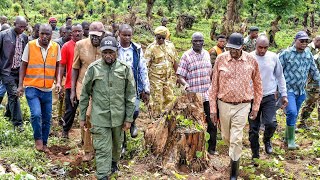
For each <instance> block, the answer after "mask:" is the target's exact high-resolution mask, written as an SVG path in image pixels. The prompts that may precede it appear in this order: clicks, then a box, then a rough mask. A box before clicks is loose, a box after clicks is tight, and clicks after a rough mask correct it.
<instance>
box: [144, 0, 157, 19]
mask: <svg viewBox="0 0 320 180" xmlns="http://www.w3.org/2000/svg"><path fill="white" fill-rule="evenodd" d="M155 2H156V0H147V12H146V16H147V18H148V19H151V16H152V8H153V5H154V3H155Z"/></svg>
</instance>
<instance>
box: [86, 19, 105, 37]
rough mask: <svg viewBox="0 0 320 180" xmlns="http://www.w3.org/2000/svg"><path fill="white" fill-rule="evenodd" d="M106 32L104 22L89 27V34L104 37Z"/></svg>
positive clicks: (94, 23) (93, 23)
mask: <svg viewBox="0 0 320 180" xmlns="http://www.w3.org/2000/svg"><path fill="white" fill-rule="evenodd" d="M104 32H105V29H104V26H103V24H102V22H92V23H91V24H90V26H89V34H92V35H96V36H102V34H103V33H104Z"/></svg>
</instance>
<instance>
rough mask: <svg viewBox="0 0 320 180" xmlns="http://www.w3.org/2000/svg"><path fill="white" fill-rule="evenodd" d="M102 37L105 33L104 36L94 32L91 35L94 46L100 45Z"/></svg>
mask: <svg viewBox="0 0 320 180" xmlns="http://www.w3.org/2000/svg"><path fill="white" fill-rule="evenodd" d="M102 38H103V35H102V36H97V35H94V34H91V35H90V40H91V43H92V45H93V46H94V47H98V46H100V42H101V40H102Z"/></svg>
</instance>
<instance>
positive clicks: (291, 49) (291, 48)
mask: <svg viewBox="0 0 320 180" xmlns="http://www.w3.org/2000/svg"><path fill="white" fill-rule="evenodd" d="M306 50H307V48H305V49H304V50H303V51H302V52H301V53H304V52H306ZM290 51H295V52H297V53H299V52H298V51H297V48H296V46H294V45H293V46H291V47H290Z"/></svg>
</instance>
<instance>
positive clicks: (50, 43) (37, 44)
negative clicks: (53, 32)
mask: <svg viewBox="0 0 320 180" xmlns="http://www.w3.org/2000/svg"><path fill="white" fill-rule="evenodd" d="M36 46H38V47H40V48H43V47H42V46H40V44H39V38H38V39H37V40H36ZM51 46H52V41H51V40H50V42H49V45H48V47H47V49H49V48H50V47H51Z"/></svg>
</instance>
